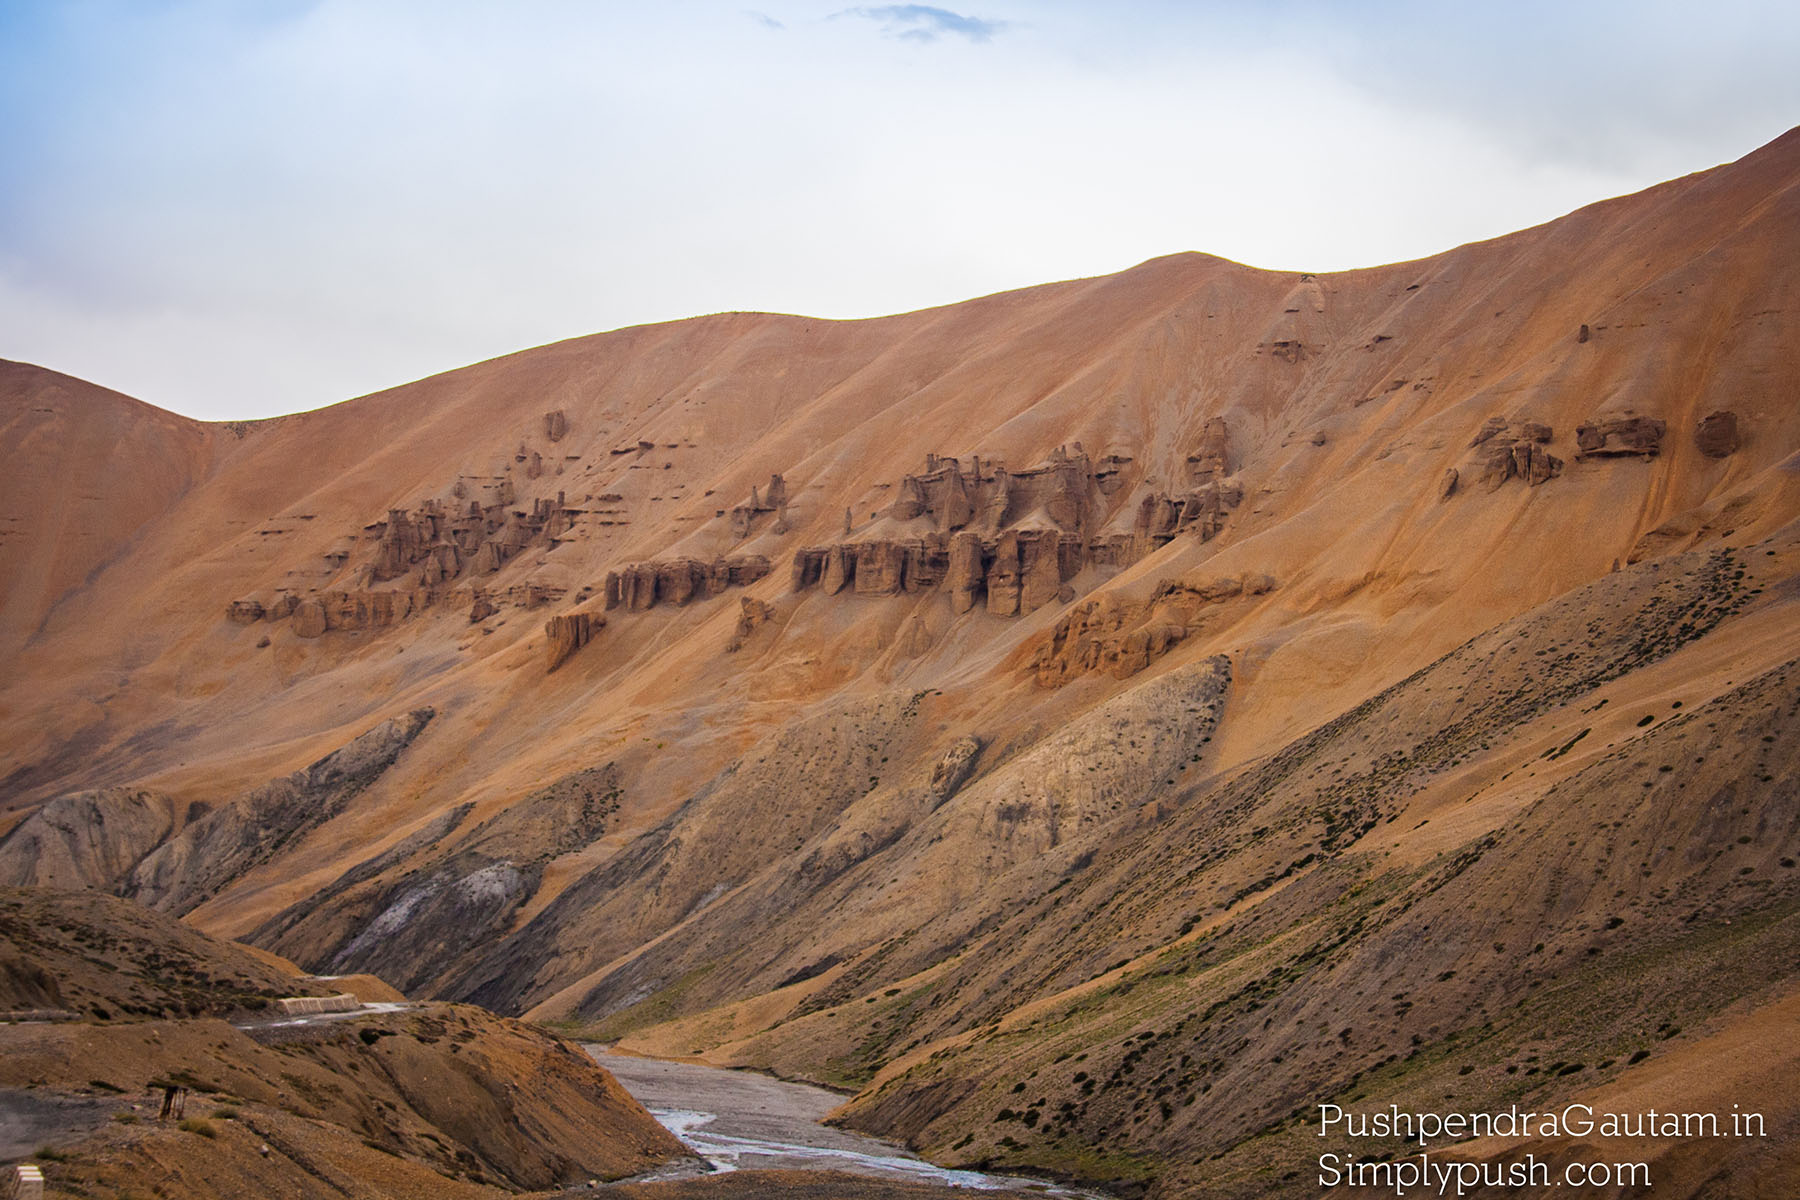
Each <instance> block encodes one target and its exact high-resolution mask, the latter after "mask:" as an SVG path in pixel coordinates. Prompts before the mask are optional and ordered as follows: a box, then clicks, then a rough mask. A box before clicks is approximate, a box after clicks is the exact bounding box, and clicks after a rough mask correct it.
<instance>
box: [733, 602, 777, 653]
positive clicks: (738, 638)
mask: <svg viewBox="0 0 1800 1200" xmlns="http://www.w3.org/2000/svg"><path fill="white" fill-rule="evenodd" d="M740 603H741V604H742V609H741V610H740V611H739V613H738V619H737V628H736V629H734V630H733V631H732V633H731V640H730V641H729V642H727V643H725V652H726V653H727V654H736V653H737V652H738V651H739V650H742V649H743V648H744V646H745V644H746V643H748V642H749V641H750V635H751V634H753V633H755V632H756V631H757V630H758V629H760V628H762V627H763V626H764V625H766V624H768V623H769V622H770V621H771V620H773V619H774V617H775V609H774V607H773V606H772V605H768V604H764V603H763V602H762V601H761V600H758V599H756V598H755V597H754V596H744V597H741V598H740Z"/></svg>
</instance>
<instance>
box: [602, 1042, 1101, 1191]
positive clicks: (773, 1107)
mask: <svg viewBox="0 0 1800 1200" xmlns="http://www.w3.org/2000/svg"><path fill="white" fill-rule="evenodd" d="M587 1051H588V1053H589V1054H590V1055H592V1056H593V1057H594V1060H595V1061H596V1062H598V1063H599V1064H600V1065H601V1066H603V1067H605V1068H606V1069H607V1070H608V1071H610V1072H612V1074H613V1075H614V1076H615V1077H616V1078H617V1079H618V1081H619V1082H620V1083H622V1084H624V1085H625V1090H626V1091H628V1092H630V1093H631V1094H632V1095H633V1096H634V1097H636V1098H637V1100H638V1102H639V1103H640V1104H642V1105H643V1106H644V1107H645V1108H647V1109H649V1110H650V1112H651V1114H652V1115H653V1116H655V1117H656V1119H657V1120H658V1121H661V1122H662V1123H663V1125H664V1126H665V1127H666V1128H668V1129H669V1130H670V1131H671V1132H673V1133H674V1134H675V1136H676V1137H678V1138H680V1139H681V1140H682V1142H683V1143H684V1144H686V1145H687V1147H688V1148H689V1149H690V1150H692V1151H693V1152H694V1155H695V1158H694V1160H692V1161H690V1162H688V1163H686V1164H682V1165H678V1166H672V1167H668V1168H665V1169H663V1170H661V1171H658V1172H656V1173H654V1174H652V1175H647V1176H644V1177H641V1178H640V1179H637V1180H634V1181H632V1183H631V1184H629V1185H627V1186H626V1191H627V1194H628V1195H634V1196H635V1195H638V1194H640V1193H638V1192H637V1191H636V1190H635V1189H637V1188H638V1187H640V1186H641V1187H643V1188H644V1189H645V1190H643V1191H642V1192H641V1195H642V1196H643V1197H644V1200H652V1198H653V1197H667V1198H668V1200H677V1198H680V1200H685V1198H686V1197H689V1196H693V1197H695V1198H696V1200H698V1198H699V1197H702V1196H704V1197H707V1198H709V1200H724V1198H725V1197H734V1196H740V1195H741V1196H751V1195H768V1196H792V1197H794V1198H795V1200H810V1198H813V1197H818V1198H820V1200H824V1198H825V1197H834V1196H843V1197H846V1198H848V1197H857V1198H859V1200H877V1198H881V1200H886V1198H888V1197H892V1198H893V1200H902V1198H906V1200H911V1198H913V1197H918V1198H920V1200H925V1198H927V1197H930V1196H934V1195H939V1196H941V1195H942V1194H943V1193H944V1192H946V1191H951V1190H954V1191H968V1190H977V1191H981V1192H983V1193H985V1194H988V1195H992V1196H995V1197H996V1198H997V1200H998V1198H1000V1197H1006V1196H1021V1197H1023V1196H1064V1197H1086V1196H1091V1195H1093V1193H1090V1192H1084V1191H1080V1190H1078V1189H1075V1188H1069V1187H1065V1186H1062V1185H1057V1184H1049V1183H1044V1182H1041V1181H1038V1180H1032V1179H1021V1178H1017V1177H1008V1176H997V1175H987V1174H984V1173H982V1172H979V1171H958V1170H952V1169H950V1168H947V1167H939V1166H937V1165H935V1164H933V1163H929V1162H926V1161H925V1160H924V1159H922V1158H920V1157H918V1156H917V1155H915V1154H913V1153H911V1152H910V1151H908V1150H907V1149H905V1148H904V1147H902V1146H897V1145H895V1144H893V1143H892V1142H885V1141H882V1140H880V1139H879V1138H872V1137H865V1136H864V1135H862V1134H857V1133H850V1132H848V1131H845V1130H842V1129H833V1128H831V1127H829V1126H827V1125H824V1124H821V1122H822V1121H823V1120H824V1118H825V1116H826V1115H827V1114H828V1113H830V1112H831V1110H832V1109H834V1108H836V1107H837V1106H838V1105H839V1104H841V1103H843V1100H844V1098H843V1097H842V1096H840V1095H837V1094H836V1093H834V1092H829V1091H826V1090H825V1089H823V1088H817V1087H810V1086H808V1085H806V1084H801V1083H787V1082H784V1081H782V1080H779V1079H773V1078H770V1077H769V1076H767V1075H759V1074H756V1073H754V1072H750V1071H727V1070H721V1069H719V1068H717V1067H706V1066H700V1065H698V1064H695V1063H680V1062H665V1061H663V1060H660V1059H652V1058H637V1057H634V1056H631V1055H623V1054H612V1053H609V1052H608V1050H607V1048H606V1047H604V1046H598V1045H590V1046H588V1047H587ZM734 1175H739V1176H741V1177H740V1178H735V1179H734V1178H732V1176H734ZM677 1182H679V1183H680V1185H681V1186H673V1185H674V1184H675V1183H677Z"/></svg>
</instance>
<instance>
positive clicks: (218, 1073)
mask: <svg viewBox="0 0 1800 1200" xmlns="http://www.w3.org/2000/svg"><path fill="white" fill-rule="evenodd" d="M0 962H4V963H6V964H8V966H7V971H6V976H5V980H6V985H7V987H8V991H7V993H6V996H7V999H8V1000H10V1001H17V1000H21V999H33V998H47V999H61V1000H63V1001H64V1002H65V1003H67V1002H68V1001H69V1000H71V999H74V998H79V1000H80V1002H81V1004H82V1006H83V1009H84V1011H83V1012H82V1013H81V1014H79V1015H80V1017H82V1018H85V1019H61V1020H56V1019H40V1020H36V1021H31V1022H26V1023H15V1024H0V1108H3V1109H4V1110H5V1111H6V1112H7V1113H8V1114H9V1120H11V1119H14V1118H18V1119H20V1120H21V1121H24V1120H26V1119H31V1120H34V1121H36V1122H37V1124H38V1126H39V1129H38V1135H37V1137H36V1138H34V1139H33V1140H34V1145H37V1146H42V1147H43V1148H44V1150H43V1152H42V1153H39V1154H38V1158H39V1160H40V1164H41V1165H42V1166H43V1167H44V1168H45V1170H46V1173H47V1176H48V1178H49V1180H50V1183H51V1185H52V1187H53V1188H54V1189H57V1190H59V1191H60V1192H62V1193H65V1194H78V1195H90V1196H92V1195H101V1196H112V1195H125V1194H129V1193H133V1192H143V1191H147V1190H150V1189H151V1188H152V1187H174V1188H176V1189H178V1190H180V1191H181V1192H182V1194H184V1195H195V1196H219V1197H234V1196H244V1195H251V1194H257V1195H294V1196H343V1195H351V1196H359V1197H361V1196H366V1197H403V1196H436V1195H468V1196H476V1195H482V1196H486V1195H493V1194H495V1189H496V1188H498V1189H501V1190H502V1191H508V1192H510V1191H520V1190H532V1189H542V1188H548V1187H553V1186H557V1185H560V1184H563V1183H569V1182H579V1181H585V1180H587V1179H590V1178H606V1179H612V1178H618V1177H620V1176H625V1175H632V1174H636V1173H638V1172H640V1171H643V1170H646V1169H648V1168H650V1167H653V1166H656V1165H658V1164H660V1163H663V1162H667V1161H669V1160H670V1159H672V1158H677V1157H681V1156H682V1155H683V1154H684V1151H683V1150H682V1148H681V1146H680V1144H679V1143H678V1142H676V1141H675V1139H674V1138H672V1137H671V1136H670V1135H669V1134H668V1133H667V1132H666V1131H665V1130H664V1129H663V1128H662V1127H661V1126H660V1125H658V1124H657V1123H656V1122H655V1120H653V1119H652V1118H651V1117H650V1115H649V1114H648V1113H646V1112H645V1111H644V1110H643V1108H642V1107H641V1106H640V1105H638V1104H637V1102H636V1101H634V1100H632V1099H631V1097H630V1096H629V1095H627V1094H626V1093H625V1091H624V1089H623V1088H621V1087H620V1086H619V1085H618V1083H617V1082H616V1081H614V1080H613V1078H612V1077H611V1076H610V1075H608V1074H607V1073H606V1072H605V1071H604V1070H603V1069H601V1068H600V1067H598V1066H597V1065H595V1063H594V1062H593V1060H592V1059H590V1058H589V1057H588V1056H587V1055H586V1054H584V1053H582V1052H581V1051H580V1049H579V1048H577V1047H575V1046H573V1045H571V1044H569V1043H567V1042H564V1041H561V1040H560V1039H557V1038H554V1037H552V1036H550V1035H548V1034H545V1033H544V1032H542V1031H541V1030H538V1029H536V1028H534V1027H531V1026H527V1025H523V1024H520V1023H519V1022H516V1021H509V1020H506V1019H504V1018H498V1017H494V1016H492V1015H491V1014H489V1013H486V1012H483V1011H482V1010H480V1009H477V1008H472V1007H469V1006H466V1005H441V1004H440V1005H426V1006H400V1007H395V1006H391V1005H390V1006H387V1007H386V1008H384V1009H380V1010H373V1011H368V1012H364V1013H352V1014H345V1015H343V1016H341V1017H334V1018H330V1019H322V1018H312V1019H310V1020H299V1019H296V1018H293V1017H291V1016H287V1015H284V1014H281V1013H279V1012H278V1011H277V1010H276V1009H275V1008H274V1007H273V1006H272V1005H270V1004H268V1000H269V999H270V998H272V997H273V996H275V995H295V994H304V993H306V992H308V991H309V990H310V991H311V992H320V991H321V990H322V989H321V988H320V986H319V985H318V984H316V983H315V984H307V983H304V982H301V981H297V980H294V979H293V978H291V977H289V976H286V975H284V973H283V972H281V971H280V970H279V969H278V968H276V967H273V966H270V965H266V964H264V963H263V962H262V961H261V960H259V959H256V958H253V957H252V956H250V955H248V954H246V953H245V952H244V951H242V950H240V949H238V948H236V947H233V946H230V945H227V944H225V943H221V942H218V941H216V940H214V939H211V938H208V937H206V936H205V935H202V934H199V933H197V932H195V931H193V930H191V929H188V928H186V927H185V926H182V925H180V924H178V923H176V922H174V921H172V920H170V919H169V918H166V917H162V916H160V915H158V914H156V913H154V912H150V911H148V910H144V909H141V908H139V907H138V906H136V905H132V904H129V903H126V902H123V901H116V900H109V899H108V898H106V897H101V896H95V895H92V894H90V893H75V892H46V891H41V890H38V889H7V890H6V891H4V892H0ZM21 963H23V964H28V967H27V968H26V969H27V973H28V974H29V976H30V978H28V979H26V980H25V981H24V986H25V987H26V988H27V989H29V988H31V987H33V986H37V987H41V988H43V989H45V992H46V995H44V996H36V995H33V994H29V993H28V992H21V991H19V990H18V980H17V978H16V976H17V972H16V971H15V970H14V967H16V966H17V965H18V964H21ZM156 1003H160V1005H161V1011H163V1012H166V1011H169V1010H171V1009H173V1010H175V1011H178V1012H182V1011H185V1012H192V1013H203V1012H211V1011H231V1012H233V1013H234V1017H233V1022H232V1023H227V1022H226V1021H223V1020H219V1019H216V1018H212V1017H205V1016H193V1017H184V1018H181V1019H167V1018H164V1017H162V1016H160V1015H157V1010H156V1009H155V1008H154V1007H153V1005H155V1004H156ZM46 1007H47V1006H46ZM34 1015H38V1016H42V1017H55V1016H57V1015H58V1014H50V1013H46V1014H34ZM60 1015H61V1016H62V1017H65V1018H67V1017H73V1016H75V1015H76V1014H69V1013H64V1014H60ZM171 1088H181V1089H185V1095H184V1098H183V1104H184V1106H185V1110H184V1112H183V1113H182V1114H181V1116H180V1118H175V1117H171V1118H170V1119H168V1120H162V1119H159V1117H160V1114H161V1103H162V1100H163V1098H164V1096H165V1093H166V1092H167V1091H168V1090H169V1089H171ZM31 1149H32V1148H31V1147H25V1148H20V1147H11V1148H10V1152H11V1154H20V1153H30V1152H31ZM0 1153H4V1152H0Z"/></svg>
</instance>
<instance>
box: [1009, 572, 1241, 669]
mask: <svg viewBox="0 0 1800 1200" xmlns="http://www.w3.org/2000/svg"><path fill="white" fill-rule="evenodd" d="M1274 588H1275V581H1274V580H1273V579H1271V578H1270V577H1269V576H1267V575H1261V574H1252V575H1245V576H1242V577H1239V576H1224V577H1220V578H1212V579H1194V578H1183V579H1169V580H1164V581H1163V582H1162V583H1161V584H1160V585H1158V587H1157V589H1156V591H1155V592H1154V593H1153V594H1152V595H1151V597H1150V599H1149V600H1148V601H1145V602H1135V601H1130V600H1124V599H1121V598H1119V597H1117V596H1111V595H1105V596H1099V597H1096V598H1095V599H1092V600H1089V601H1086V602H1085V603H1082V604H1078V605H1076V606H1075V607H1074V608H1073V609H1071V610H1070V611H1069V612H1068V614H1067V615H1065V616H1064V617H1063V618H1062V619H1061V620H1060V621H1058V622H1057V623H1056V626H1055V628H1053V629H1052V630H1051V631H1050V633H1049V634H1048V635H1047V636H1046V637H1045V638H1044V640H1043V641H1042V642H1041V643H1040V644H1039V645H1038V648H1037V650H1036V652H1035V653H1034V654H1033V655H1032V657H1031V661H1030V664H1029V665H1030V668H1031V670H1032V672H1033V673H1034V674H1035V675H1036V677H1037V682H1038V685H1039V686H1040V687H1061V686H1062V685H1063V684H1065V683H1067V682H1069V680H1071V679H1073V678H1075V677H1076V676H1078V675H1083V674H1086V673H1088V672H1090V671H1104V672H1106V673H1107V674H1109V675H1112V676H1113V677H1114V678H1116V679H1125V678H1129V677H1130V676H1132V675H1135V674H1137V673H1138V672H1139V671H1142V670H1143V669H1144V668H1145V667H1147V666H1149V665H1150V664H1151V663H1153V662H1155V661H1156V660H1157V659H1159V658H1161V657H1162V656H1163V655H1165V654H1167V653H1168V652H1169V651H1170V650H1172V649H1174V648H1175V647H1176V646H1177V645H1179V644H1180V643H1181V642H1182V641H1183V640H1184V639H1185V638H1186V637H1187V636H1188V635H1189V634H1190V633H1192V632H1193V631H1194V630H1195V629H1197V628H1199V626H1200V623H1201V619H1202V610H1204V609H1205V608H1207V607H1208V606H1210V605H1214V604H1222V603H1224V602H1226V601H1228V600H1235V599H1237V598H1238V597H1240V596H1260V595H1263V594H1264V593H1266V592H1269V591H1272V590H1274Z"/></svg>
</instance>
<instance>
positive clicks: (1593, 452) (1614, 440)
mask: <svg viewBox="0 0 1800 1200" xmlns="http://www.w3.org/2000/svg"><path fill="white" fill-rule="evenodd" d="M1667 428H1668V427H1667V426H1666V425H1664V424H1663V423H1662V422H1661V421H1659V420H1657V419H1656V418H1654V417H1634V416H1623V417H1612V418H1608V419H1606V420H1601V421H1594V422H1592V423H1590V424H1587V425H1577V426H1576V427H1575V445H1576V447H1577V450H1576V454H1575V458H1576V460H1577V461H1579V460H1581V459H1584V458H1622V457H1627V456H1630V455H1638V456H1640V457H1642V458H1646V459H1650V458H1655V457H1656V456H1657V455H1658V454H1659V453H1661V451H1662V436H1663V433H1664V432H1665V431H1666V430H1667Z"/></svg>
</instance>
